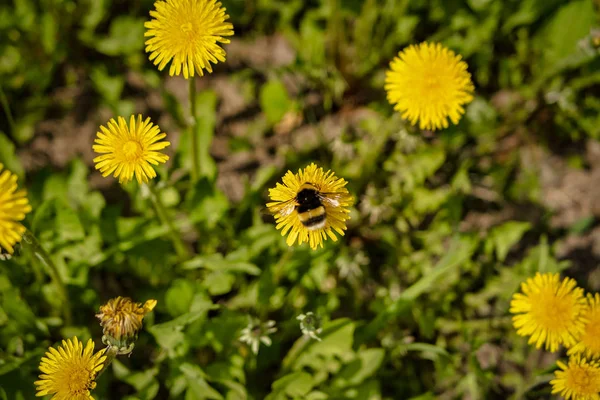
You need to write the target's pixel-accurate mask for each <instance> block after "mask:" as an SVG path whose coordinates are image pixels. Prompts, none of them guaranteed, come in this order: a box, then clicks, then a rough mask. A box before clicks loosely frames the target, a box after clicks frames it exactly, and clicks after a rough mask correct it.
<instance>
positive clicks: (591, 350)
mask: <svg viewBox="0 0 600 400" xmlns="http://www.w3.org/2000/svg"><path fill="white" fill-rule="evenodd" d="M587 301H588V305H587V307H586V308H585V309H584V311H583V314H582V318H584V319H585V320H587V323H586V324H585V328H584V331H583V333H582V334H581V336H580V337H579V340H578V341H577V344H576V345H575V346H573V347H572V348H571V349H569V353H568V354H569V355H572V354H578V353H581V354H583V355H584V356H586V357H588V358H594V359H597V358H600V294H598V293H596V294H595V295H594V296H592V295H591V294H588V297H587Z"/></svg>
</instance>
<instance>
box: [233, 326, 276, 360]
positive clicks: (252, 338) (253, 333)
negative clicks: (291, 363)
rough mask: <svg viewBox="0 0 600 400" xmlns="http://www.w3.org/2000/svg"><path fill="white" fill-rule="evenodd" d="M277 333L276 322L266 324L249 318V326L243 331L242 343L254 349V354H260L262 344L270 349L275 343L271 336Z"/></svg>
mask: <svg viewBox="0 0 600 400" xmlns="http://www.w3.org/2000/svg"><path fill="white" fill-rule="evenodd" d="M275 332H277V328H275V321H273V320H269V321H267V322H265V323H261V322H260V321H258V320H256V319H252V318H248V326H246V327H245V328H244V329H242V334H241V335H240V339H239V340H240V342H243V343H246V344H248V345H249V346H250V348H251V349H252V352H253V353H254V354H258V350H259V347H260V343H261V342H262V343H263V344H264V345H265V346H267V347H269V346H271V344H272V343H273V341H272V340H271V338H270V337H269V335H270V334H271V333H275Z"/></svg>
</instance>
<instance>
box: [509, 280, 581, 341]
mask: <svg viewBox="0 0 600 400" xmlns="http://www.w3.org/2000/svg"><path fill="white" fill-rule="evenodd" d="M576 285H577V283H576V282H575V281H574V280H573V279H571V278H565V279H564V280H563V281H562V282H561V281H560V277H559V275H558V274H549V273H546V274H540V273H539V272H538V273H537V274H536V275H535V277H534V278H529V279H527V281H526V282H523V283H522V284H521V290H522V291H523V293H516V294H514V295H513V298H512V301H511V302H510V312H511V313H512V314H516V315H515V316H513V325H514V327H515V328H516V329H517V334H519V335H521V336H530V338H529V344H532V343H535V347H536V348H538V349H539V348H540V347H541V346H542V344H544V343H545V348H546V350H550V351H551V352H555V351H557V350H558V347H559V346H560V345H561V344H562V345H564V346H566V347H571V346H573V345H575V343H577V338H578V337H579V336H580V335H581V334H582V333H583V332H584V328H585V323H586V322H587V321H586V319H585V318H584V317H583V312H584V311H585V307H586V300H585V297H584V296H583V289H581V288H577V287H576Z"/></svg>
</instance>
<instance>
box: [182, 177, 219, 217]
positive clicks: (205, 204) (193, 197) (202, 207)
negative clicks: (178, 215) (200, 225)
mask: <svg viewBox="0 0 600 400" xmlns="http://www.w3.org/2000/svg"><path fill="white" fill-rule="evenodd" d="M186 204H187V208H188V210H190V218H191V219H192V221H194V222H196V223H197V222H204V223H205V224H206V225H207V227H208V228H213V227H215V226H216V225H217V223H218V222H219V221H221V219H222V218H223V216H224V215H225V212H226V211H227V210H228V209H229V200H228V199H227V196H225V194H224V193H223V192H221V191H220V190H219V189H217V188H216V187H215V185H214V184H213V183H211V181H209V180H208V178H202V179H200V180H198V182H197V183H196V185H195V186H194V187H193V188H192V190H190V191H189V192H188V196H187V199H186Z"/></svg>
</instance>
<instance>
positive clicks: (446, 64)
mask: <svg viewBox="0 0 600 400" xmlns="http://www.w3.org/2000/svg"><path fill="white" fill-rule="evenodd" d="M385 90H386V91H387V97H388V100H389V102H390V104H393V105H394V109H396V110H397V111H399V112H400V113H401V115H402V118H405V119H407V120H409V121H410V123H411V124H413V125H415V124H416V123H417V121H418V122H419V127H420V128H421V129H432V130H435V129H441V128H447V127H448V119H450V121H452V123H453V124H458V121H459V120H460V118H461V116H462V115H463V114H464V112H465V110H464V105H465V104H467V103H469V102H471V101H472V100H473V90H474V86H473V82H472V81H471V75H470V74H469V73H468V72H467V64H466V63H465V62H464V61H462V59H461V57H460V56H459V55H456V54H454V52H453V51H451V50H449V49H447V48H445V47H443V46H442V45H441V44H439V43H437V44H435V43H426V42H425V43H421V44H419V45H416V46H414V45H413V46H409V47H408V48H406V49H404V50H403V51H401V52H400V53H398V57H396V58H394V59H393V60H392V62H391V63H390V69H389V70H388V71H387V72H386V78H385Z"/></svg>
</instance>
